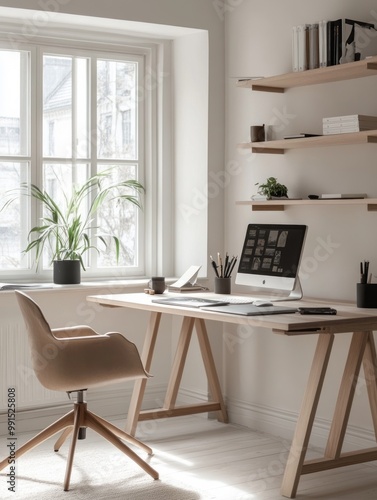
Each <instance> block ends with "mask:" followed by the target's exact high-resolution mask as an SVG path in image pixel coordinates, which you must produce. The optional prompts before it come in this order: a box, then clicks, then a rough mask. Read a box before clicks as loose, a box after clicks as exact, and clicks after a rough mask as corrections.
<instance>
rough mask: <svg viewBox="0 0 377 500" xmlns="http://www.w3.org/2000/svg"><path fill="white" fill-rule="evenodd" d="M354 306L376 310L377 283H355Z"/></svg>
mask: <svg viewBox="0 0 377 500" xmlns="http://www.w3.org/2000/svg"><path fill="white" fill-rule="evenodd" d="M356 305H357V307H364V308H366V307H375V308H377V283H357V288H356Z"/></svg>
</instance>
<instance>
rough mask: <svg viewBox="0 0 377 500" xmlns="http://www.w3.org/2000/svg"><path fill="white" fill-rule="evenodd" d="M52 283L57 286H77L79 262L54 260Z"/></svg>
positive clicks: (79, 280) (78, 281) (79, 271)
mask: <svg viewBox="0 0 377 500" xmlns="http://www.w3.org/2000/svg"><path fill="white" fill-rule="evenodd" d="M53 266H54V267H53V277H54V283H55V284H57V285H78V284H79V283H80V282H81V264H80V261H79V260H54V262H53Z"/></svg>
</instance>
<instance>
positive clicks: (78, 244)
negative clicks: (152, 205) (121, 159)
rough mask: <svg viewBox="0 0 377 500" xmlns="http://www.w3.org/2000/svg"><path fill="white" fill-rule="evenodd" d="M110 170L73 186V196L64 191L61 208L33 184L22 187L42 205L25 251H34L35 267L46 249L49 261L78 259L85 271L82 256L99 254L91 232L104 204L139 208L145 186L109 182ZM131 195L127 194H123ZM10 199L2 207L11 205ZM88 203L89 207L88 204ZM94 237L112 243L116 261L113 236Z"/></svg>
mask: <svg viewBox="0 0 377 500" xmlns="http://www.w3.org/2000/svg"><path fill="white" fill-rule="evenodd" d="M110 171H111V169H108V170H105V171H103V172H101V173H99V174H97V175H94V176H92V177H90V178H89V179H88V180H87V181H86V182H85V183H84V184H82V185H81V186H75V185H73V186H72V194H71V195H67V194H66V193H64V192H63V197H64V200H65V203H64V204H63V205H64V206H63V207H61V206H59V205H58V203H57V202H56V201H55V200H54V199H53V198H52V197H51V196H50V195H49V194H48V193H47V192H46V191H45V190H42V189H40V188H39V187H38V186H36V185H35V184H31V185H26V184H23V185H22V187H21V192H22V193H23V194H25V195H27V196H31V197H33V198H35V199H36V200H38V201H39V202H40V203H41V204H42V206H43V217H42V218H41V219H40V224H39V225H37V226H35V227H33V228H32V229H31V230H30V232H29V235H28V239H29V240H31V241H30V243H29V244H28V245H27V247H26V249H25V250H24V252H25V253H26V252H30V251H31V250H35V258H36V267H37V268H38V265H39V262H40V260H41V258H42V255H43V251H44V249H45V248H48V250H49V252H50V258H51V262H53V261H54V260H79V261H80V263H81V266H82V268H83V269H84V270H85V265H84V260H83V256H84V254H85V253H86V252H87V251H88V250H89V249H91V248H94V249H96V250H97V251H98V252H100V249H99V248H98V247H97V246H96V245H94V243H93V238H92V236H93V233H92V231H93V230H95V229H97V227H96V226H94V225H93V221H94V218H95V215H96V213H97V212H98V211H99V209H100V208H101V206H103V204H104V202H105V201H110V200H126V201H128V202H130V203H132V204H133V205H136V206H137V207H138V208H141V204H140V201H139V195H140V193H141V192H142V191H144V187H143V186H142V185H141V184H140V183H139V182H137V181H135V180H132V179H131V180H125V181H120V182H116V183H111V182H110V183H108V181H109V179H110V176H109V174H110ZM130 189H131V191H132V192H133V194H127V193H126V192H125V191H128V192H129V191H130ZM14 200H15V199H11V200H9V201H8V202H7V203H6V204H5V205H4V206H3V209H4V208H6V206H7V205H9V204H10V203H12V202H13V201H14ZM88 201H89V204H88ZM96 237H97V238H99V240H100V241H101V242H102V243H103V244H104V245H105V247H107V245H108V242H107V240H109V239H110V241H113V243H114V244H115V254H116V259H117V261H118V259H119V252H120V241H119V238H118V237H117V236H116V235H114V234H107V235H101V234H97V235H96Z"/></svg>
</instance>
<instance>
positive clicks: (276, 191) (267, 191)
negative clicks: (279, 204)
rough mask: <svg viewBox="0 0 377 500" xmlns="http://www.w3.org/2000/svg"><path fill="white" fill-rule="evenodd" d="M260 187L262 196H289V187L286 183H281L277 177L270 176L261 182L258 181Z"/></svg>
mask: <svg viewBox="0 0 377 500" xmlns="http://www.w3.org/2000/svg"><path fill="white" fill-rule="evenodd" d="M255 185H256V186H259V187H258V194H259V195H260V196H265V197H266V199H267V200H272V199H273V198H288V189H287V187H286V186H284V184H280V183H279V182H278V181H277V179H276V177H268V179H267V180H266V181H265V182H264V183H263V184H260V183H259V182H257V183H256V184H255Z"/></svg>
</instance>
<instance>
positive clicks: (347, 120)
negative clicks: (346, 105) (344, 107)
mask: <svg viewBox="0 0 377 500" xmlns="http://www.w3.org/2000/svg"><path fill="white" fill-rule="evenodd" d="M322 124H323V135H331V134H347V133H350V132H362V131H363V130H377V116H369V115H347V116H331V117H329V118H323V120H322Z"/></svg>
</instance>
